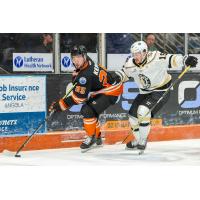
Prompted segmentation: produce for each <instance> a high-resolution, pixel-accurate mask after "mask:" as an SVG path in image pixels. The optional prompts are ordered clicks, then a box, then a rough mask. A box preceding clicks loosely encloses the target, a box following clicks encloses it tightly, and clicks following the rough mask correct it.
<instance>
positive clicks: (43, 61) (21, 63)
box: [13, 53, 54, 72]
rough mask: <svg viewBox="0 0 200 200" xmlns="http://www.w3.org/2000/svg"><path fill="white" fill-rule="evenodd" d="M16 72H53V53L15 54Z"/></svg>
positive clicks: (14, 68)
mask: <svg viewBox="0 0 200 200" xmlns="http://www.w3.org/2000/svg"><path fill="white" fill-rule="evenodd" d="M13 71H14V72H53V71H54V69H53V54H52V53H13Z"/></svg>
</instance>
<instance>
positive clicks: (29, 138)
mask: <svg viewBox="0 0 200 200" xmlns="http://www.w3.org/2000/svg"><path fill="white" fill-rule="evenodd" d="M76 84H77V82H75V83H74V85H73V86H72V87H71V88H70V89H69V90H68V92H67V93H66V94H65V96H64V97H63V98H62V99H64V98H66V97H67V96H69V94H70V93H71V91H72V90H73V89H74V87H75V86H76ZM54 113H55V110H52V111H51V112H50V114H49V115H48V116H47V117H46V118H45V119H44V120H43V121H42V122H41V123H40V124H39V125H38V127H37V128H36V129H35V131H34V132H33V133H32V134H31V135H30V136H29V137H28V138H27V139H26V140H25V142H24V143H23V144H22V145H21V146H20V147H19V149H18V150H17V152H16V154H15V157H21V156H20V155H19V152H20V151H21V150H22V149H23V148H24V147H25V146H26V144H28V142H29V141H30V140H31V138H32V137H33V135H34V134H35V133H37V132H38V131H39V130H40V129H41V128H42V126H43V125H44V123H45V122H47V121H48V120H49V119H50V118H51V117H52V115H53V114H54Z"/></svg>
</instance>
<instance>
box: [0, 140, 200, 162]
mask: <svg viewBox="0 0 200 200" xmlns="http://www.w3.org/2000/svg"><path fill="white" fill-rule="evenodd" d="M124 147H125V146H124V145H118V144H115V145H104V146H103V147H102V148H98V149H92V150H90V151H88V152H86V153H81V151H80V149H79V148H65V149H51V150H38V151H23V152H21V158H16V157H14V154H13V155H12V156H7V155H5V154H3V153H1V154H0V166H1V165H14V166H44V165H47V166H52V165H54V166H55V165H56V166H62V165H65V166H66V165H68V166H72V165H127V166H130V165H156V166H157V165H200V139H195V140H194V139H193V140H178V141H162V142H149V143H148V146H147V150H146V151H145V153H144V154H143V155H138V154H137V153H136V152H135V151H127V150H125V149H124Z"/></svg>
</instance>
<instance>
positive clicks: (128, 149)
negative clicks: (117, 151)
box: [125, 147, 138, 151]
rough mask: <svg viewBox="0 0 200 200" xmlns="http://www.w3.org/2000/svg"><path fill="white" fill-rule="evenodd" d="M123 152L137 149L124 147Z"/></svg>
mask: <svg viewBox="0 0 200 200" xmlns="http://www.w3.org/2000/svg"><path fill="white" fill-rule="evenodd" d="M125 150H127V151H137V150H138V149H137V148H128V147H125Z"/></svg>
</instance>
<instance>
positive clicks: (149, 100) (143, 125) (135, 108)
mask: <svg viewBox="0 0 200 200" xmlns="http://www.w3.org/2000/svg"><path fill="white" fill-rule="evenodd" d="M130 50H131V54H132V56H131V57H129V58H128V59H127V60H126V63H125V65H124V66H123V68H122V70H119V71H117V72H116V74H117V78H118V81H121V82H126V81H128V80H129V78H134V81H135V82H136V84H137V85H138V87H139V95H138V96H137V97H136V99H135V100H134V101H133V103H132V106H131V108H130V110H129V122H130V125H131V127H132V132H133V134H134V136H135V139H134V140H133V141H131V142H129V143H127V144H126V149H131V150H132V149H139V150H141V151H143V150H144V149H145V148H146V144H147V138H148V135H149V132H150V120H151V117H152V116H153V115H154V114H155V113H156V112H157V111H158V110H159V109H160V108H161V107H162V106H163V105H164V104H165V103H166V101H167V100H168V98H169V95H166V97H165V98H163V100H162V101H161V102H159V104H158V105H157V106H156V107H155V109H153V111H152V113H151V108H152V107H153V106H154V105H155V104H157V102H158V100H159V99H160V98H161V97H162V95H163V94H164V93H165V91H166V90H167V89H168V88H169V87H170V85H171V79H172V77H171V75H170V74H168V72H167V69H168V68H176V67H178V66H185V65H186V66H188V65H190V66H191V67H195V66H196V65H197V58H196V57H194V56H185V57H184V56H182V55H175V54H163V53H161V52H159V51H153V52H148V48H147V45H146V43H145V42H143V41H138V42H135V43H133V44H132V46H131V49H130Z"/></svg>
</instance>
